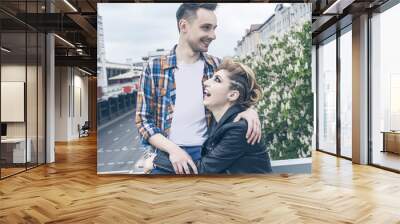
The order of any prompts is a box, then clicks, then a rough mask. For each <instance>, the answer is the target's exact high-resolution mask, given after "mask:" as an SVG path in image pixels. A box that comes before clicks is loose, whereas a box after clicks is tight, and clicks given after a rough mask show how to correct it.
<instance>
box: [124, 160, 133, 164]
mask: <svg viewBox="0 0 400 224" xmlns="http://www.w3.org/2000/svg"><path fill="white" fill-rule="evenodd" d="M126 163H127V164H134V163H135V161H133V160H131V161H128V162H126Z"/></svg>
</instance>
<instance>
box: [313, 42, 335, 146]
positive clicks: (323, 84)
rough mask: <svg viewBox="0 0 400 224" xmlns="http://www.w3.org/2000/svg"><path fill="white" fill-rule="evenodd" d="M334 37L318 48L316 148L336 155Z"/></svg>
mask: <svg viewBox="0 0 400 224" xmlns="http://www.w3.org/2000/svg"><path fill="white" fill-rule="evenodd" d="M335 37H336V36H332V37H331V38H329V39H328V40H327V41H326V42H325V43H322V44H320V45H319V48H318V61H317V63H318V107H319V108H318V148H319V149H320V150H323V151H326V152H330V153H336V40H335Z"/></svg>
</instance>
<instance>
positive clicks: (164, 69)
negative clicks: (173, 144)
mask: <svg viewBox="0 0 400 224" xmlns="http://www.w3.org/2000/svg"><path fill="white" fill-rule="evenodd" d="M175 49H176V45H175V47H174V48H173V50H172V51H171V53H170V54H169V55H165V56H161V57H156V58H153V59H151V60H150V61H149V63H148V64H147V66H146V68H145V70H144V71H143V74H142V76H141V78H140V87H139V90H138V93H137V104H136V127H137V129H138V130H139V134H140V135H141V137H142V143H143V144H149V143H148V139H149V138H150V137H151V136H153V135H155V134H157V133H160V134H162V135H164V136H165V137H168V136H169V131H170V128H171V123H172V117H173V112H174V106H175V99H176V83H175V78H174V73H175V69H176V68H177V65H176V53H175ZM200 57H201V59H202V60H203V61H204V62H205V63H204V73H203V81H202V82H203V88H204V81H206V80H207V79H209V78H211V77H212V75H213V74H214V71H215V70H216V68H217V66H218V65H219V64H220V62H221V60H220V59H219V58H216V57H213V56H211V55H207V54H201V56H200ZM205 111H206V117H207V120H208V121H210V118H211V113H210V112H209V111H208V110H207V109H206V110H205ZM208 123H209V122H208Z"/></svg>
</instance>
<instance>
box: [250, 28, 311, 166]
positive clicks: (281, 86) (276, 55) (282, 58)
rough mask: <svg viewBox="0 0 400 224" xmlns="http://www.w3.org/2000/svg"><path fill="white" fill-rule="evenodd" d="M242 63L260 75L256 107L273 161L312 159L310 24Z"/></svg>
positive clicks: (276, 40)
mask: <svg viewBox="0 0 400 224" xmlns="http://www.w3.org/2000/svg"><path fill="white" fill-rule="evenodd" d="M258 51H259V53H258V56H256V57H247V58H245V59H243V62H244V63H246V64H247V65H249V66H250V67H251V68H252V69H253V70H254V71H255V73H256V75H257V81H258V83H259V84H260V86H261V87H262V89H263V97H262V99H261V100H260V102H259V103H258V105H257V110H258V113H259V115H260V120H261V122H262V132H263V133H262V134H263V137H264V141H265V143H266V146H267V149H268V150H269V153H270V156H271V158H272V160H281V159H295V158H305V157H310V156H311V141H312V133H313V93H312V85H311V23H310V22H307V23H305V24H304V25H303V26H300V27H299V28H297V29H293V30H292V31H290V32H289V33H287V34H285V35H284V36H283V37H281V38H279V39H278V38H276V37H273V38H272V41H271V42H270V44H268V45H260V46H259V48H258Z"/></svg>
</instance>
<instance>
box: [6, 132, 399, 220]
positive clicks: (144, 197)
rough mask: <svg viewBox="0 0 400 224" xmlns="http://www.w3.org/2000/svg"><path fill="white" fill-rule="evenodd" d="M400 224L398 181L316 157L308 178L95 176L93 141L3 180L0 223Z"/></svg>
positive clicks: (61, 147) (64, 147)
mask: <svg viewBox="0 0 400 224" xmlns="http://www.w3.org/2000/svg"><path fill="white" fill-rule="evenodd" d="M43 222H47V223H373V224H376V223H385V224H386V223H400V175H399V174H395V173H391V172H387V171H384V170H380V169H377V168H374V167H369V166H359V165H352V164H351V162H350V161H347V160H343V159H337V158H335V157H333V156H330V155H326V154H323V153H319V152H314V154H313V173H312V175H289V176H287V175H286V176H285V175H282V176H278V175H275V176H240V177H238V176H235V177H163V178H161V177H149V176H146V177H143V176H98V175H97V174H96V139H95V138H94V137H89V138H84V139H82V140H81V141H76V142H71V143H69V144H58V145H57V147H56V163H55V164H50V165H46V166H41V167H39V168H36V169H33V170H30V171H28V172H26V173H22V174H19V175H17V176H14V177H11V178H8V179H5V180H2V181H0V223H43Z"/></svg>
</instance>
